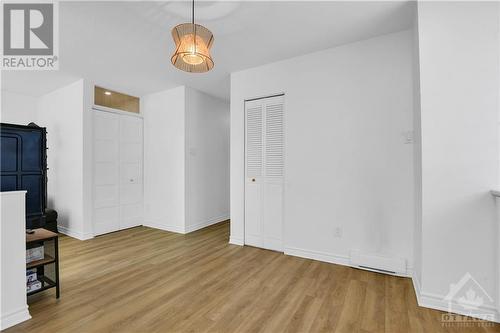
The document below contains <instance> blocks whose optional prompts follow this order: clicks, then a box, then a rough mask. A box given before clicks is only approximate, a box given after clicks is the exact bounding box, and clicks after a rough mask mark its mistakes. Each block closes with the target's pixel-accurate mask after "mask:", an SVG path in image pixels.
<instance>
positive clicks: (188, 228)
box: [184, 213, 229, 234]
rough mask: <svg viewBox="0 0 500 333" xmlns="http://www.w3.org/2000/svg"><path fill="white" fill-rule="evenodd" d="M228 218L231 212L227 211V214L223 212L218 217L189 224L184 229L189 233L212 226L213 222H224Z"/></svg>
mask: <svg viewBox="0 0 500 333" xmlns="http://www.w3.org/2000/svg"><path fill="white" fill-rule="evenodd" d="M226 220H229V213H226V214H223V215H220V216H216V217H213V218H210V219H208V220H206V221H202V222H199V223H196V224H193V225H188V226H186V228H185V229H184V233H186V234H188V233H190V232H193V231H196V230H200V229H203V228H206V227H208V226H211V225H212V224H216V223H219V222H223V221H226Z"/></svg>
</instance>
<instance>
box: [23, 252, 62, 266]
mask: <svg viewBox="0 0 500 333" xmlns="http://www.w3.org/2000/svg"><path fill="white" fill-rule="evenodd" d="M55 261H56V260H55V259H54V258H53V257H52V256H49V255H48V254H45V255H44V258H43V259H40V260H35V261H32V262H30V263H27V264H26V269H30V268H35V267H40V266H44V265H47V264H52V263H53V262H55Z"/></svg>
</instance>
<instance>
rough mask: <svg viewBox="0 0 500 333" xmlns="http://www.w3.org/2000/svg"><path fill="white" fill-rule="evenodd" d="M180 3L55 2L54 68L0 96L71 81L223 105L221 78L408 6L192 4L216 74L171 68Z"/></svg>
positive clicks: (325, 44)
mask: <svg viewBox="0 0 500 333" xmlns="http://www.w3.org/2000/svg"><path fill="white" fill-rule="evenodd" d="M190 6H191V5H190V3H189V2H172V1H166V2H61V3H60V9H59V18H60V28H59V38H60V42H59V45H60V52H59V55H60V56H59V58H60V70H59V71H58V72H27V71H24V72H21V71H17V72H12V71H11V72H8V71H7V72H3V73H2V89H5V90H8V91H13V92H19V93H25V94H30V95H42V94H44V93H47V92H49V91H51V90H54V89H56V88H58V87H60V86H63V85H65V84H67V83H69V82H71V81H74V80H75V79H76V78H78V77H84V78H88V79H90V80H92V81H94V82H96V83H97V84H99V85H102V86H104V87H108V88H110V89H115V90H121V91H124V92H127V93H129V94H134V95H137V96H142V95H144V94H147V93H151V92H156V91H160V90H163V89H168V88H171V87H175V86H179V85H188V86H191V87H194V88H197V89H199V90H201V91H204V92H206V93H209V94H212V95H215V96H219V97H221V98H224V99H229V86H230V82H229V74H230V73H231V72H235V71H238V70H242V69H245V68H250V67H254V66H259V65H263V64H267V63H271V62H274V61H278V60H281V59H286V58H291V57H295V56H298V55H302V54H306V53H310V52H314V51H319V50H323V49H327V48H330V47H333V46H336V45H341V44H345V43H350V42H354V41H357V40H363V39H367V38H371V37H374V36H378V35H383V34H387V33H391V32H396V31H401V30H405V29H409V28H411V26H412V22H413V10H414V5H413V3H410V2H311V1H307V2H306V1H304V2H268V1H266V2H222V1H217V2H208V1H207V2H197V4H196V20H197V22H198V23H200V24H202V25H204V26H206V27H207V28H208V29H210V30H211V31H212V32H213V33H214V36H215V42H214V46H213V48H212V50H213V52H212V55H213V58H214V61H215V67H214V69H213V70H212V71H210V72H208V73H204V74H190V73H184V72H181V71H179V70H177V69H175V68H174V67H173V66H172V65H171V64H170V56H171V54H172V52H173V49H174V43H173V41H172V38H171V35H170V31H171V28H172V27H173V26H175V25H176V24H179V23H182V22H185V21H189V20H190V15H191V13H190Z"/></svg>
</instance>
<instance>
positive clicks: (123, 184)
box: [120, 116, 143, 229]
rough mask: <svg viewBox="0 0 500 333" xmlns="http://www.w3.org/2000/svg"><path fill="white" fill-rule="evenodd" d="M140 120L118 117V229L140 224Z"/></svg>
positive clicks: (141, 192)
mask: <svg viewBox="0 0 500 333" xmlns="http://www.w3.org/2000/svg"><path fill="white" fill-rule="evenodd" d="M142 160H143V154H142V118H138V117H132V116H121V117H120V229H126V228H130V227H135V226H138V225H141V224H142V218H143V209H142V208H143V200H142V197H143V188H142V186H143V184H142Z"/></svg>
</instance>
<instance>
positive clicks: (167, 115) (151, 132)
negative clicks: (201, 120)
mask: <svg viewBox="0 0 500 333" xmlns="http://www.w3.org/2000/svg"><path fill="white" fill-rule="evenodd" d="M141 109H142V111H143V114H144V129H145V130H144V208H145V212H144V215H145V216H144V225H146V226H150V227H154V228H159V229H164V230H168V231H174V232H184V226H185V184H184V183H185V124H184V117H185V88H184V87H178V88H175V89H171V90H167V91H162V92H159V93H156V94H151V95H147V96H143V97H142V98H141Z"/></svg>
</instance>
